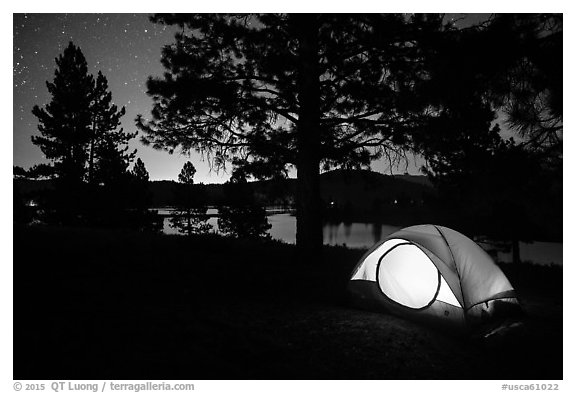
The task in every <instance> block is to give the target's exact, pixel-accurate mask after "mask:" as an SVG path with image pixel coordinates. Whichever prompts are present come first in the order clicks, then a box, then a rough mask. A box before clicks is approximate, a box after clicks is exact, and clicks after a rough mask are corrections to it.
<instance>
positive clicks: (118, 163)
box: [88, 72, 137, 184]
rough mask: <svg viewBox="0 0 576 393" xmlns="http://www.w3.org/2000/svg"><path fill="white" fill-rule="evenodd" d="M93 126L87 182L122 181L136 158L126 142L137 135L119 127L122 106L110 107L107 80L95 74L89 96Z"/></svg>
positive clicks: (110, 100)
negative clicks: (90, 95) (119, 107)
mask: <svg viewBox="0 0 576 393" xmlns="http://www.w3.org/2000/svg"><path fill="white" fill-rule="evenodd" d="M92 97H93V99H92V106H91V110H92V126H91V138H90V146H89V162H88V173H89V182H91V183H95V184H102V183H104V184H106V183H111V182H116V181H118V180H120V181H125V178H126V175H127V172H128V166H129V165H130V163H131V162H132V160H133V159H134V157H135V156H136V150H134V151H132V152H129V151H128V150H129V146H128V143H129V142H130V140H131V139H133V138H134V137H135V136H136V134H137V133H135V132H134V133H128V132H124V130H123V129H122V128H119V127H120V118H121V117H122V116H124V114H125V112H126V110H125V108H124V107H122V108H121V109H118V108H117V106H116V105H114V104H112V92H110V91H108V80H107V79H106V77H105V76H104V75H102V72H98V76H97V77H96V82H95V85H94V91H93V94H92Z"/></svg>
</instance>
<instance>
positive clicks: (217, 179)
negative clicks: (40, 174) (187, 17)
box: [13, 14, 229, 183]
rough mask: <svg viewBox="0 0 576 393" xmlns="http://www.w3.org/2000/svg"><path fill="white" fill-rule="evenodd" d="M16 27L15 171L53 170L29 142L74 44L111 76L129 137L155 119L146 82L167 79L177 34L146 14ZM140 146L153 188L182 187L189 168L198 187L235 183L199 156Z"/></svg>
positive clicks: (69, 17) (28, 18)
mask: <svg viewBox="0 0 576 393" xmlns="http://www.w3.org/2000/svg"><path fill="white" fill-rule="evenodd" d="M13 22H14V30H13V33H14V39H13V88H14V90H13V92H14V105H13V118H14V146H13V149H14V150H13V153H14V158H13V164H14V165H18V166H22V167H24V168H29V167H30V166H32V165H34V164H37V163H41V162H46V161H45V160H44V158H43V155H42V152H41V151H40V149H39V148H38V147H37V146H35V145H33V144H32V142H31V140H30V137H31V136H32V135H38V134H39V133H38V130H37V125H38V122H37V119H36V117H35V116H34V115H32V113H31V110H32V107H33V106H34V105H36V104H37V105H39V106H44V105H46V104H47V103H48V102H49V101H50V98H51V96H50V94H49V93H48V90H47V89H46V81H52V79H53V78H54V70H55V68H56V63H55V58H56V57H57V56H58V55H59V54H61V53H62V52H63V50H64V48H65V47H66V46H67V45H68V42H70V41H72V42H74V44H75V45H76V46H79V47H80V48H81V49H82V52H83V53H84V56H85V57H86V61H87V62H88V67H89V72H90V73H92V74H93V75H96V74H97V73H98V71H102V73H103V74H104V76H106V78H107V79H108V83H109V88H110V91H111V92H112V97H113V101H114V103H115V104H116V105H117V106H119V107H122V106H125V107H126V115H124V117H123V118H122V126H123V128H124V129H125V130H126V131H130V132H133V131H135V130H136V126H135V125H134V118H135V117H136V115H137V114H142V115H143V116H144V117H145V118H150V110H151V108H152V99H151V98H150V97H148V96H147V95H146V80H147V79H148V77H149V76H151V75H154V76H160V75H161V74H162V72H163V68H162V65H161V64H160V53H161V49H162V47H163V46H164V45H166V44H169V43H171V42H172V41H173V37H174V30H173V28H171V27H166V26H162V25H157V24H154V23H152V22H150V21H149V19H148V15H147V14H14V16H13ZM138 139H139V138H138V137H137V138H135V139H134V140H133V141H132V142H131V147H132V148H135V149H137V150H138V153H137V156H138V157H140V158H141V159H142V160H143V161H144V163H145V164H146V168H147V169H148V172H149V173H150V178H151V179H152V180H162V179H176V178H177V176H178V173H179V172H180V169H181V168H182V166H183V165H184V163H185V162H186V161H188V160H190V161H192V162H193V163H194V165H195V166H196V168H197V170H198V172H197V174H196V177H195V181H196V182H204V183H222V182H224V181H226V180H227V179H228V177H229V174H227V173H222V172H220V173H219V174H218V173H215V172H214V171H212V172H211V171H210V168H209V166H208V164H207V163H206V162H202V160H201V157H200V156H198V155H195V154H194V153H193V154H192V155H191V156H190V157H188V156H184V155H181V154H176V153H175V154H173V155H170V154H168V153H167V152H164V151H157V150H154V149H152V148H149V147H146V146H143V145H142V144H141V143H140V141H139V140H138Z"/></svg>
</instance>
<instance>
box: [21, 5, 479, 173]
mask: <svg viewBox="0 0 576 393" xmlns="http://www.w3.org/2000/svg"><path fill="white" fill-rule="evenodd" d="M13 18H14V20H13V21H14V32H13V33H14V40H13V88H14V107H13V111H14V151H13V153H14V159H13V165H18V166H22V167H24V168H26V169H27V168H29V167H30V166H32V165H34V164H38V163H41V162H46V161H45V160H44V158H43V156H42V152H41V151H40V149H39V148H38V147H37V146H35V145H33V144H32V142H31V140H30V137H31V136H32V135H38V130H37V124H38V123H37V119H36V117H35V116H34V115H32V113H31V110H32V107H33V106H34V105H39V106H44V105H46V104H47V103H48V102H49V101H50V98H51V97H50V94H49V93H48V90H47V89H46V81H52V79H53V77H54V70H55V68H56V64H55V58H56V57H57V56H58V55H59V54H61V53H62V51H63V50H64V48H65V47H66V46H67V45H68V42H69V41H72V42H74V44H75V45H76V46H79V47H80V48H81V49H82V52H83V53H84V56H85V57H86V60H87V62H88V67H89V69H90V71H91V73H92V74H93V75H96V74H97V73H98V71H99V70H100V71H102V73H103V74H104V75H105V76H106V77H107V78H108V82H109V88H110V91H111V92H112V96H113V100H114V103H115V104H116V105H118V107H122V106H125V107H126V115H125V116H124V117H123V118H122V126H123V127H124V129H125V130H126V131H130V132H132V131H135V130H136V126H135V125H134V118H135V117H136V115H138V114H142V115H143V116H144V117H145V118H150V110H151V108H152V100H151V99H150V98H149V97H148V96H147V95H146V80H147V78H148V77H149V76H151V75H154V76H160V75H162V73H163V68H162V65H161V64H160V53H161V48H162V47H163V46H164V45H166V44H169V43H171V42H173V35H174V28H172V27H166V26H162V25H156V24H154V23H151V22H150V21H149V19H148V15H147V14H14V17H13ZM473 19H477V17H473ZM131 147H132V148H136V149H137V150H138V153H137V155H138V157H140V158H141V159H142V160H143V161H144V163H145V164H146V168H147V169H148V172H149V173H150V179H151V180H162V179H176V178H177V176H178V173H179V172H180V169H181V168H182V166H183V164H184V162H186V161H187V160H190V161H192V162H193V164H194V166H195V167H196V169H197V173H196V176H195V181H196V182H203V183H222V182H224V181H226V180H227V179H228V178H229V174H228V173H222V172H220V173H216V172H214V171H212V172H211V171H210V169H209V166H208V164H207V162H203V161H202V160H201V157H200V156H199V155H197V154H195V153H192V155H191V156H190V157H188V156H184V155H181V154H173V155H169V154H168V153H167V152H164V151H156V150H153V149H152V148H149V147H145V146H143V145H142V144H141V143H140V141H139V137H137V138H135V139H134V140H133V141H132V142H131ZM411 161H413V160H411ZM417 165H422V162H418V163H417ZM373 169H375V170H377V171H380V172H389V168H387V167H386V165H385V163H383V162H382V163H375V164H374V165H373ZM405 170H406V168H405V167H404V166H402V167H401V168H398V169H396V170H394V172H404V171H405ZM408 172H410V173H413V174H416V173H418V170H417V169H416V166H415V165H414V163H413V162H412V163H411V164H410V166H409V168H408Z"/></svg>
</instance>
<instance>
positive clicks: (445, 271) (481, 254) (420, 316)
mask: <svg viewBox="0 0 576 393" xmlns="http://www.w3.org/2000/svg"><path fill="white" fill-rule="evenodd" d="M349 290H350V292H351V294H352V299H353V301H354V302H355V303H356V304H357V305H358V306H360V307H363V308H368V309H373V310H381V311H387V312H391V313H394V314H397V315H400V316H405V317H409V318H412V319H417V320H423V321H429V322H435V323H442V324H446V325H450V326H461V327H464V326H469V325H470V324H475V323H478V322H482V321H487V320H491V319H493V318H495V317H499V316H506V314H510V313H512V312H517V311H519V305H518V300H517V298H516V294H515V293H514V289H513V288H512V285H510V282H509V281H508V279H507V278H506V276H505V275H504V273H502V271H501V270H500V268H499V267H498V266H497V265H496V264H495V263H494V261H493V260H492V258H491V257H490V256H489V255H488V254H487V253H486V252H485V251H484V250H482V248H480V247H479V246H478V245H477V244H476V243H475V242H474V241H472V240H470V239H469V238H468V237H466V236H464V235H462V234H461V233H459V232H456V231H454V230H452V229H449V228H445V227H441V226H437V225H418V226H412V227H409V228H404V229H401V230H400V231H398V232H395V233H393V234H391V235H390V236H388V237H387V238H386V239H384V240H383V241H381V242H379V243H378V244H376V245H375V246H374V247H372V249H370V250H369V251H368V252H367V253H366V254H365V255H364V256H363V257H362V259H361V260H360V262H359V263H358V265H357V267H356V269H355V270H354V273H353V274H352V278H351V279H350V282H349Z"/></svg>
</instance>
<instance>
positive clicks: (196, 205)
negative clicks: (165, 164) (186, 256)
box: [170, 161, 212, 236]
mask: <svg viewBox="0 0 576 393" xmlns="http://www.w3.org/2000/svg"><path fill="white" fill-rule="evenodd" d="M195 174H196V168H195V167H194V164H192V163H191V162H190V161H187V162H186V163H185V164H184V166H183V167H182V170H181V171H180V173H179V174H178V182H179V184H177V185H176V190H175V196H176V202H177V206H176V209H174V211H173V213H172V214H173V215H172V217H171V218H170V226H171V227H172V228H175V229H176V230H178V231H179V232H180V233H183V234H186V235H188V236H190V235H193V234H199V233H208V232H210V230H211V229H212V225H210V224H208V222H207V221H208V219H209V218H210V217H209V216H208V215H207V214H206V211H207V208H206V206H204V201H203V200H202V199H203V198H202V195H201V193H200V191H199V189H198V188H196V189H194V187H193V186H194V175H195Z"/></svg>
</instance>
